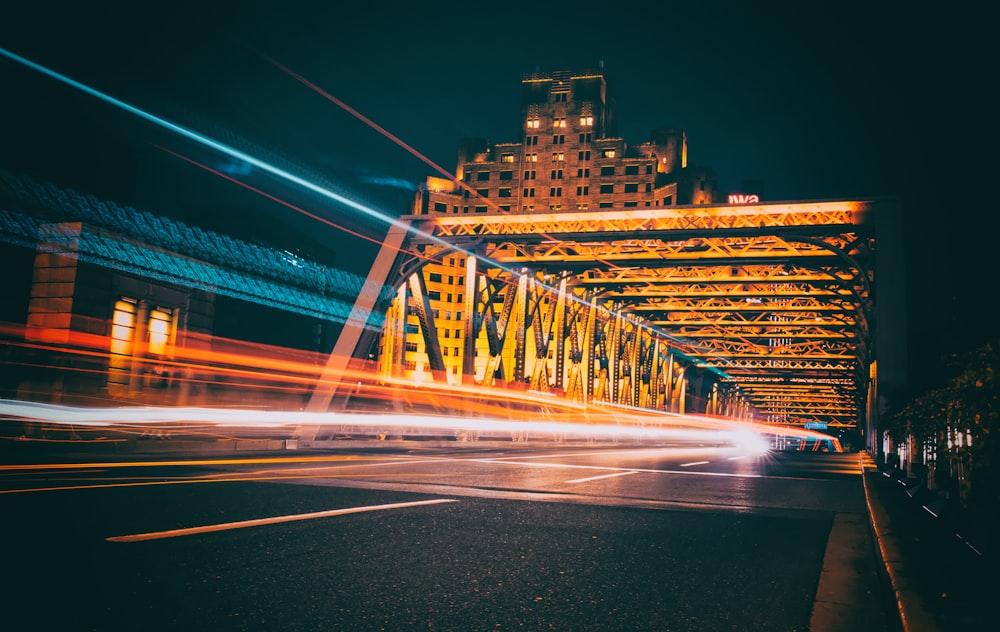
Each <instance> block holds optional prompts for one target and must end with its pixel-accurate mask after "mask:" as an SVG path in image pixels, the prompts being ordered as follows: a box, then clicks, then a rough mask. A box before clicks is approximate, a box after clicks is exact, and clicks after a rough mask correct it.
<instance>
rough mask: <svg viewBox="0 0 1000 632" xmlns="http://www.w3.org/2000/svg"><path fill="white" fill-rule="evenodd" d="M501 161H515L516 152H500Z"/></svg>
mask: <svg viewBox="0 0 1000 632" xmlns="http://www.w3.org/2000/svg"><path fill="white" fill-rule="evenodd" d="M500 162H514V154H500Z"/></svg>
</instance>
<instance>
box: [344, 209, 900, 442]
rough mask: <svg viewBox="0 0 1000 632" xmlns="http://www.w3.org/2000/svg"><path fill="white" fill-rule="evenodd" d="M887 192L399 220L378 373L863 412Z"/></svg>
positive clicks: (727, 404) (648, 402)
mask: <svg viewBox="0 0 1000 632" xmlns="http://www.w3.org/2000/svg"><path fill="white" fill-rule="evenodd" d="M886 204H891V202H884V201H877V200H864V201H816V202H790V203H773V204H759V205H753V206H749V205H748V206H689V207H666V208H655V209H650V208H643V209H624V210H614V211H599V212H598V211H581V212H555V211H554V212H548V213H530V214H498V213H488V214H477V215H451V214H428V215H413V216H408V217H404V218H402V220H403V222H404V223H405V224H408V225H409V226H410V228H411V229H410V230H409V231H402V230H400V229H398V228H396V229H393V231H390V235H389V237H387V240H386V243H385V245H384V246H383V253H382V254H381V255H380V260H381V261H382V263H381V265H378V264H377V265H376V266H375V267H373V270H372V275H371V276H370V277H369V283H371V284H373V285H374V284H375V283H377V282H379V281H380V277H381V282H383V283H386V284H388V285H391V286H392V287H394V288H395V290H396V292H395V296H394V299H393V300H392V303H391V305H389V306H388V307H387V308H386V309H385V316H386V317H385V321H384V323H385V324H384V328H383V331H382V335H381V340H380V343H379V345H378V364H379V370H380V373H381V375H382V376H383V377H385V378H411V379H414V380H418V381H419V380H427V379H432V380H433V381H435V382H438V383H441V382H450V383H462V384H481V385H492V386H499V385H504V386H506V387H509V388H517V389H528V390H532V391H537V392H542V393H549V394H555V395H558V396H561V397H565V398H569V399H571V400H573V401H575V402H578V403H582V404H584V405H587V406H591V405H594V406H599V405H602V404H610V405H622V406H628V407H636V408H641V409H650V410H660V411H669V412H678V413H684V412H688V413H699V414H708V415H720V416H726V417H730V418H739V419H751V418H752V419H755V420H757V421H764V422H775V423H782V424H805V423H808V422H813V423H817V422H818V423H821V424H826V425H827V426H831V427H837V426H841V427H856V426H858V424H861V423H863V422H864V421H865V419H866V417H867V416H868V415H869V414H871V413H872V406H873V402H874V397H875V384H876V380H875V375H876V373H875V361H876V358H875V351H874V349H875V346H874V344H873V342H874V336H875V322H874V314H875V310H874V301H875V293H874V287H875V230H874V220H875V217H876V216H877V214H878V208H879V207H880V205H886ZM390 261H391V265H390V263H389V262H390ZM376 309H381V308H380V307H376ZM335 355H336V354H335Z"/></svg>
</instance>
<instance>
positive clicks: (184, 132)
mask: <svg viewBox="0 0 1000 632" xmlns="http://www.w3.org/2000/svg"><path fill="white" fill-rule="evenodd" d="M0 55H3V56H4V57H7V58H8V59H10V60H12V61H14V62H17V63H19V64H21V65H24V66H26V67H28V68H31V69H33V70H36V71H38V72H40V73H42V74H45V75H47V76H49V77H51V78H53V79H56V80H57V81H60V82H62V83H64V84H66V85H68V86H70V87H72V88H75V89H77V90H80V91H83V92H85V93H86V94H89V95H91V96H94V97H96V98H98V99H100V100H102V101H104V102H106V103H108V104H110V105H112V106H114V107H116V108H119V109H121V110H124V111H126V112H129V113H131V114H133V115H135V116H138V117H139V118H142V119H144V120H146V121H149V122H151V123H153V124H155V125H158V126H160V127H162V128H164V129H167V130H169V131H172V132H174V133H176V134H178V135H180V136H183V137H185V138H187V139H189V140H193V141H195V142H197V143H200V144H202V145H204V146H206V147H209V148H211V149H214V150H216V151H218V152H220V153H223V154H226V155H228V156H230V157H232V158H236V159H237V160H241V161H243V162H245V163H247V164H249V165H251V166H254V167H257V168H258V169H261V170H262V171H265V172H267V173H270V174H272V175H274V176H277V177H278V178H280V179H283V180H286V181H288V182H291V183H293V184H296V185H298V186H300V187H302V188H304V189H307V190H309V191H312V192H314V193H316V194H318V195H320V196H323V197H326V198H327V199H330V200H333V201H335V202H338V203H340V204H343V205H345V206H347V207H349V208H352V209H355V210H357V211H359V212H361V213H363V214H365V215H368V216H370V217H373V218H375V219H377V220H379V221H382V222H385V223H387V224H389V225H390V226H395V227H398V228H400V229H402V230H404V231H406V232H407V233H410V234H415V235H419V236H421V237H422V238H424V239H427V240H429V241H431V242H433V243H435V244H437V245H439V246H442V247H444V248H446V249H448V250H453V251H456V252H460V253H462V254H465V255H466V256H470V257H475V256H477V255H476V253H474V252H470V251H468V250H465V249H463V248H461V247H458V246H456V245H455V244H453V243H450V242H448V241H446V240H444V239H441V238H440V237H438V236H436V235H433V234H430V233H426V232H423V231H421V230H419V229H417V228H415V227H414V226H412V225H411V224H410V223H408V222H402V221H400V220H398V219H396V218H394V217H391V216H389V215H387V214H385V213H383V212H381V211H378V210H376V209H373V208H371V207H369V206H367V205H365V204H361V203H359V202H357V201H355V200H352V199H350V198H348V197H346V196H343V195H340V194H338V193H336V192H334V191H331V190H329V189H327V188H325V187H322V186H320V185H318V184H316V183H314V182H312V181H310V180H307V179H306V178H303V177H301V176H298V175H296V174H294V173H291V172H289V171H287V170H285V169H281V168H279V167H276V166H274V165H272V164H270V163H268V162H267V161H264V160H261V159H259V158H257V157H255V156H252V155H250V154H247V153H246V152H243V151H240V150H238V149H236V148H234V147H231V146H229V145H226V144H224V143H221V142H219V141H217V140H215V139H212V138H210V137H208V136H206V135H204V134H201V133H198V132H196V131H194V130H191V129H188V128H186V127H184V126H182V125H179V124H177V123H173V122H171V121H168V120H166V119H164V118H162V117H160V116H157V115H155V114H152V113H150V112H146V111H145V110H142V109H141V108H138V107H136V106H133V105H130V104H129V103H126V102H125V101H122V100H120V99H117V98H115V97H113V96H111V95H109V94H106V93H104V92H101V91H99V90H97V89H95V88H91V87H90V86H87V85H86V84H83V83H81V82H79V81H76V80H75V79H72V78H70V77H68V76H66V75H63V74H61V73H59V72H56V71H54V70H52V69H50V68H47V67H45V66H43V65H41V64H38V63H36V62H33V61H31V60H30V59H27V58H25V57H22V56H20V55H17V54H16V53H13V52H11V51H8V50H7V49H5V48H0ZM490 264H491V265H495V266H498V267H500V268H501V269H503V270H506V271H508V272H510V273H512V274H514V275H515V276H519V275H520V272H518V271H516V270H513V269H511V268H509V267H508V266H506V265H503V264H500V263H498V262H493V261H491V262H490ZM548 289H550V290H554V288H551V287H549V288H548ZM571 298H572V300H576V301H581V302H583V299H581V298H580V297H576V296H573V297H571ZM623 317H624V318H625V320H627V321H629V322H631V323H633V324H634V325H635V326H636V327H639V328H642V329H646V330H648V331H651V332H653V333H654V334H656V335H657V336H661V337H663V338H666V339H669V340H671V341H674V342H675V343H677V344H681V345H685V343H684V342H683V341H680V340H678V339H676V338H674V337H673V336H670V335H669V334H667V333H665V332H663V331H661V330H658V329H656V328H654V327H651V326H650V325H648V324H647V323H644V322H641V321H639V320H637V319H635V318H634V317H632V316H630V315H628V314H623ZM685 346H686V345H685ZM710 368H711V369H712V370H713V371H714V372H716V373H720V374H723V375H724V372H722V371H720V370H718V369H715V368H713V367H710Z"/></svg>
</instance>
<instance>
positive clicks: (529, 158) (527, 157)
mask: <svg viewBox="0 0 1000 632" xmlns="http://www.w3.org/2000/svg"><path fill="white" fill-rule="evenodd" d="M524 160H525V162H538V154H525V156H524Z"/></svg>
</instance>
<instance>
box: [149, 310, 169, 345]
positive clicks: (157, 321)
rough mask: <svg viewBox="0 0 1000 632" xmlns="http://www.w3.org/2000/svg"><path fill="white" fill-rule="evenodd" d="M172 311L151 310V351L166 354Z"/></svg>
mask: <svg viewBox="0 0 1000 632" xmlns="http://www.w3.org/2000/svg"><path fill="white" fill-rule="evenodd" d="M170 320H171V314H170V312H166V311H164V310H161V309H154V310H151V311H150V312H149V352H150V353H152V354H154V355H164V354H165V353H166V352H167V342H168V341H169V340H170Z"/></svg>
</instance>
